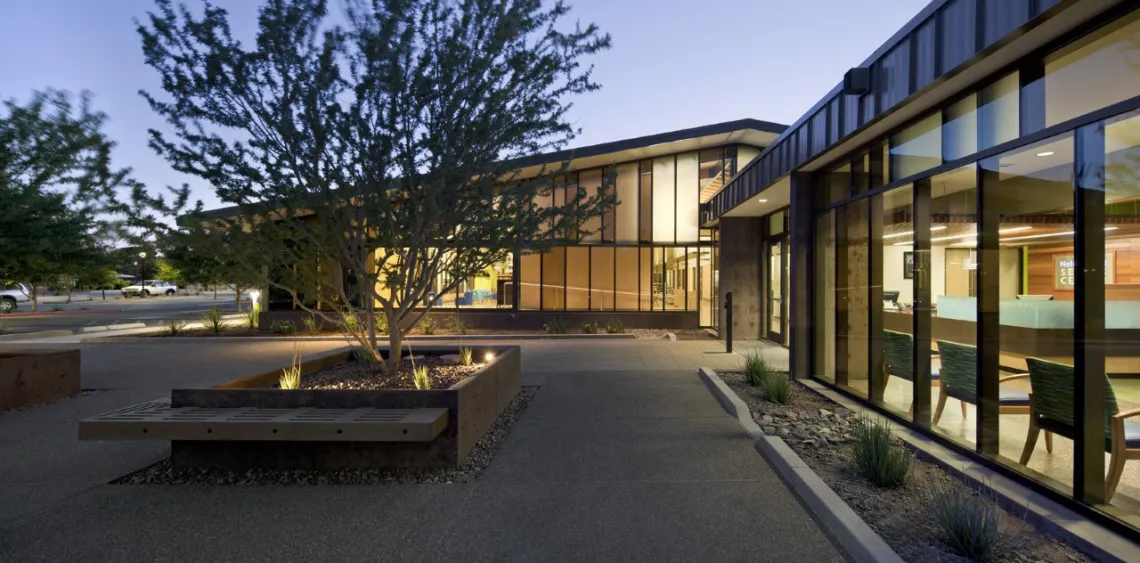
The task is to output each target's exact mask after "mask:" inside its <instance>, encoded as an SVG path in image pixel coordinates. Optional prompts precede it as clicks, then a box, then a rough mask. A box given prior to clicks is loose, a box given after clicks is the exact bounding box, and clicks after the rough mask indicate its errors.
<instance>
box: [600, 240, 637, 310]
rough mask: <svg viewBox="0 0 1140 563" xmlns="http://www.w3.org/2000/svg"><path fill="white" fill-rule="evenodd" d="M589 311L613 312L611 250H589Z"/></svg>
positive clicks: (605, 248) (601, 248) (612, 259)
mask: <svg viewBox="0 0 1140 563" xmlns="http://www.w3.org/2000/svg"><path fill="white" fill-rule="evenodd" d="M635 271H636V269H635ZM590 309H591V310H593V311H613V310H614V249H613V248H610V247H600V246H598V247H594V248H592V249H590Z"/></svg>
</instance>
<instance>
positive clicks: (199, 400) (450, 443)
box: [171, 346, 521, 470]
mask: <svg viewBox="0 0 1140 563" xmlns="http://www.w3.org/2000/svg"><path fill="white" fill-rule="evenodd" d="M472 348H473V350H474V352H475V354H476V357H482V356H483V355H484V354H486V353H487V352H492V353H494V354H495V359H494V360H492V361H491V362H490V363H489V364H487V365H486V366H485V367H484V368H483V369H481V370H479V371H478V372H476V373H475V374H474V375H472V376H470V377H468V378H466V379H464V380H463V381H460V382H459V383H456V384H455V385H453V386H452V387H451V388H450V389H434V390H431V391H417V390H414V389H385V390H369V391H349V390H284V389H268V388H252V387H258V386H263V385H268V384H270V382H275V381H276V375H275V374H264V375H261V376H258V377H253V378H247V379H245V380H241V381H240V382H231V383H230V384H226V385H227V386H228V388H212V389H175V390H173V391H172V392H171V407H175V408H177V407H206V408H237V407H258V408H280V409H289V408H303V407H310V408H328V409H352V408H379V409H413V408H432V407H438V408H446V409H448V424H447V428H446V429H444V431H443V432H442V433H441V434H440V435H439V436H438V437H436V439H435V440H433V441H431V442H425V443H420V442H282V441H276V442H268V441H240V442H227V441H173V442H172V443H171V459H172V461H173V463H174V465H175V466H176V467H180V468H223V469H238V470H242V469H254V468H265V469H322V470H336V469H350V468H419V469H423V468H437V467H440V468H446V467H457V466H458V465H459V464H460V463H462V462H463V459H464V458H465V457H466V456H467V454H468V453H469V452H470V451H471V449H472V448H473V447H475V444H476V442H478V441H479V440H480V439H481V438H482V437H483V435H484V434H486V433H487V431H489V430H490V429H491V426H492V425H493V424H494V423H495V420H496V419H498V417H499V415H500V414H502V412H503V410H505V409H506V408H507V405H509V404H510V402H511V400H513V399H514V397H515V395H516V394H517V393H518V392H519V389H520V382H519V372H520V368H521V353H520V350H519V347H517V346H510V347H503V346H498V347H472ZM458 350H459V349H458V347H454V346H436V347H417V348H416V349H415V353H416V354H426V355H441V354H454V353H457V352H458ZM340 354H344V353H343V352H341V353H340ZM335 359H336V355H335V354H329V355H326V356H325V357H324V359H322V358H320V357H318V358H314V359H313V360H311V361H317V362H333V360H335ZM344 359H347V358H343V359H341V360H340V361H344ZM333 363H335V362H333ZM277 373H279V372H277ZM270 376H272V377H273V379H272V380H268V378H269V377H270ZM267 380H268V381H267ZM235 384H241V385H245V386H247V388H239V387H236V386H235Z"/></svg>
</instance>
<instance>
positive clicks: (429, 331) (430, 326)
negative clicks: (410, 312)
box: [420, 316, 436, 336]
mask: <svg viewBox="0 0 1140 563" xmlns="http://www.w3.org/2000/svg"><path fill="white" fill-rule="evenodd" d="M435 329H436V326H435V319H433V318H431V317H430V316H425V317H424V318H423V320H421V321H420V334H423V335H427V336H431V335H433V334H435Z"/></svg>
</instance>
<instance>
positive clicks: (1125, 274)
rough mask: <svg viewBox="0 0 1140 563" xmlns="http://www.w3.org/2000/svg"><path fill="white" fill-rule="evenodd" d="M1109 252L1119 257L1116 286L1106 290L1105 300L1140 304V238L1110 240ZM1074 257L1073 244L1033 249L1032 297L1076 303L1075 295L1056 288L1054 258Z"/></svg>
mask: <svg viewBox="0 0 1140 563" xmlns="http://www.w3.org/2000/svg"><path fill="white" fill-rule="evenodd" d="M1104 249H1105V252H1113V253H1115V254H1116V262H1115V264H1114V268H1113V271H1114V276H1115V278H1114V281H1115V283H1113V284H1110V285H1107V286H1105V299H1107V300H1109V301H1135V300H1140V238H1121V239H1109V240H1107V241H1105V246H1104ZM1057 255H1061V256H1073V255H1074V253H1073V245H1072V244H1061V245H1053V246H1041V247H1030V248H1029V258H1028V268H1029V293H1031V294H1035V295H1052V296H1053V299H1056V300H1059V301H1072V300H1073V299H1074V298H1075V297H1074V292H1072V291H1066V290H1058V289H1055V288H1054V277H1055V272H1056V270H1055V268H1056V266H1055V265H1054V262H1053V257H1054V256H1057Z"/></svg>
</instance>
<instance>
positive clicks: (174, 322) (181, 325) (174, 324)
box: [166, 319, 186, 336]
mask: <svg viewBox="0 0 1140 563" xmlns="http://www.w3.org/2000/svg"><path fill="white" fill-rule="evenodd" d="M185 328H186V321H180V320H178V319H170V320H169V321H166V332H167V334H169V335H170V336H175V335H177V334H178V333H180V332H182V331H183V330H184V329H185Z"/></svg>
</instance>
